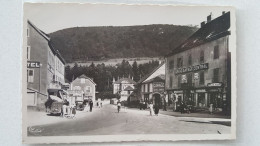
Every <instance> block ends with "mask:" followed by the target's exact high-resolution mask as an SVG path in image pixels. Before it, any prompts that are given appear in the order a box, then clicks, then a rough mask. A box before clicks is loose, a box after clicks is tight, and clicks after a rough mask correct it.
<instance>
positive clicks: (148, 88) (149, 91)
mask: <svg viewBox="0 0 260 146" xmlns="http://www.w3.org/2000/svg"><path fill="white" fill-rule="evenodd" d="M147 85H148V92H150V84H147Z"/></svg>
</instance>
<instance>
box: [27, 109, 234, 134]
mask: <svg viewBox="0 0 260 146" xmlns="http://www.w3.org/2000/svg"><path fill="white" fill-rule="evenodd" d="M76 116H77V117H76V118H75V119H69V120H59V121H57V122H54V123H53V122H49V123H47V124H44V123H41V124H40V125H34V126H30V127H28V136H70V135H71V136H72V135H73V136H76V135H118V134H120V135H121V134H228V133H230V130H231V127H230V126H226V125H224V124H221V122H218V120H217V119H215V122H210V121H209V120H207V119H200V118H190V117H186V118H185V117H174V116H168V115H162V114H159V116H150V115H149V111H148V110H146V111H143V110H142V111H140V110H137V109H127V110H124V109H122V110H121V112H120V113H117V109H116V106H115V105H105V106H103V108H94V111H93V112H85V113H81V115H76ZM45 117H46V118H56V117H52V116H49V117H47V115H45ZM219 120H221V119H219Z"/></svg>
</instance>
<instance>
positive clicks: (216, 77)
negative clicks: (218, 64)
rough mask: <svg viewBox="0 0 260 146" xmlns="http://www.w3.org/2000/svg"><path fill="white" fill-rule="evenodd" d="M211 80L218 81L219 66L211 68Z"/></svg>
mask: <svg viewBox="0 0 260 146" xmlns="http://www.w3.org/2000/svg"><path fill="white" fill-rule="evenodd" d="M213 82H214V83H216V82H219V68H215V69H214V70H213Z"/></svg>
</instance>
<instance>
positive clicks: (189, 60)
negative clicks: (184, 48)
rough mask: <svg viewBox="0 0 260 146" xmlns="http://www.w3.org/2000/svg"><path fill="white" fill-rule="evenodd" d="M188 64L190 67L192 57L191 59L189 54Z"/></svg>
mask: <svg viewBox="0 0 260 146" xmlns="http://www.w3.org/2000/svg"><path fill="white" fill-rule="evenodd" d="M188 64H189V65H192V57H191V54H190V55H189V59H188Z"/></svg>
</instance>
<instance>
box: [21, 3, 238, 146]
mask: <svg viewBox="0 0 260 146" xmlns="http://www.w3.org/2000/svg"><path fill="white" fill-rule="evenodd" d="M23 16H24V17H23V18H24V19H23V48H22V49H23V51H22V52H23V54H22V55H23V60H22V64H23V66H22V68H23V72H22V73H23V74H22V79H23V80H22V120H23V121H22V122H23V129H22V132H23V133H22V136H23V143H28V144H36V143H37V144H41V143H89V142H132V141H177V140H231V139H235V138H236V20H235V9H234V8H233V7H229V6H188V5H127V4H90V3H84V4H82V3H81V4H79V3H24V13H23Z"/></svg>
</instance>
